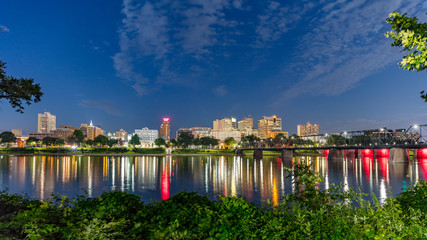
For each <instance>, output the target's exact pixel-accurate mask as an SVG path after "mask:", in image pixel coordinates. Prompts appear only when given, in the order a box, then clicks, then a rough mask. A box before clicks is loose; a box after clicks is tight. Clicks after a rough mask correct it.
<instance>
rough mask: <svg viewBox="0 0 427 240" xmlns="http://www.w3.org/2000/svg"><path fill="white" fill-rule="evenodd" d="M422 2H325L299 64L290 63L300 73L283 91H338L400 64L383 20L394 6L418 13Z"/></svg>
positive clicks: (294, 93)
mask: <svg viewBox="0 0 427 240" xmlns="http://www.w3.org/2000/svg"><path fill="white" fill-rule="evenodd" d="M421 4H422V1H411V3H407V2H406V1H398V0H394V1H365V0H354V1H344V0H341V1H338V2H336V3H333V4H329V5H326V6H324V7H323V8H322V10H320V12H319V17H317V18H316V19H313V23H312V28H313V30H312V31H310V32H309V33H307V34H306V35H305V36H304V37H303V39H302V41H301V43H300V44H299V48H298V51H299V52H298V55H297V56H296V58H295V60H296V61H295V62H296V63H295V64H292V65H290V66H288V67H289V69H292V70H295V69H298V70H299V71H300V72H301V74H300V76H299V80H298V81H296V83H295V84H294V85H293V86H292V87H291V88H289V89H288V90H286V91H285V92H284V95H285V96H286V97H287V98H289V97H296V96H299V95H302V94H311V95H330V96H335V95H340V94H342V93H344V92H346V91H348V90H349V89H351V88H353V87H354V86H355V84H357V83H358V82H359V81H360V80H362V79H363V78H365V77H367V76H369V75H371V74H373V73H375V72H377V71H378V70H380V69H382V68H384V67H385V66H387V65H389V64H392V63H396V64H397V62H398V59H399V57H400V56H401V54H400V53H399V49H392V48H391V47H390V46H389V44H390V41H389V40H387V39H385V37H384V33H385V32H386V31H388V30H389V26H387V24H386V23H385V19H386V18H387V17H388V14H389V13H390V12H392V11H394V10H396V9H401V10H403V12H408V15H410V16H412V15H420V13H421V12H422V11H420V10H419V8H420V7H421ZM417 9H418V10H417ZM286 71H288V70H286Z"/></svg>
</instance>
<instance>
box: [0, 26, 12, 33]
mask: <svg viewBox="0 0 427 240" xmlns="http://www.w3.org/2000/svg"><path fill="white" fill-rule="evenodd" d="M7 32H10V30H9V28H7V27H5V26H3V25H0V33H7Z"/></svg>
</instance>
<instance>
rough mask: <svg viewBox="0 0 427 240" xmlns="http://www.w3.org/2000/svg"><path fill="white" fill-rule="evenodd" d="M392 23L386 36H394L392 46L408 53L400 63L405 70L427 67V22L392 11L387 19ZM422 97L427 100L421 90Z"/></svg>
mask: <svg viewBox="0 0 427 240" xmlns="http://www.w3.org/2000/svg"><path fill="white" fill-rule="evenodd" d="M386 22H387V23H388V24H391V29H392V30H391V31H388V32H387V33H386V34H385V36H386V37H387V38H393V40H394V42H393V43H392V44H391V46H393V47H395V46H397V47H402V48H403V51H406V52H407V54H406V55H405V56H404V57H403V58H402V61H401V62H400V63H399V65H400V67H402V68H403V69H405V70H408V71H413V70H417V72H419V71H422V70H426V69H427V65H426V62H427V23H420V22H418V18H417V17H407V16H406V13H405V14H400V13H398V12H392V13H390V15H389V18H387V19H386ZM421 98H423V99H424V101H425V102H427V93H424V91H422V92H421Z"/></svg>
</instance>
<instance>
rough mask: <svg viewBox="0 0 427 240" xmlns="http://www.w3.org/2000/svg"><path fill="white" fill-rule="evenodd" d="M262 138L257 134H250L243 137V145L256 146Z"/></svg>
mask: <svg viewBox="0 0 427 240" xmlns="http://www.w3.org/2000/svg"><path fill="white" fill-rule="evenodd" d="M259 140H260V138H259V137H257V136H255V135H248V136H244V137H243V138H242V145H244V146H252V147H254V146H255V145H256V143H257V141H259Z"/></svg>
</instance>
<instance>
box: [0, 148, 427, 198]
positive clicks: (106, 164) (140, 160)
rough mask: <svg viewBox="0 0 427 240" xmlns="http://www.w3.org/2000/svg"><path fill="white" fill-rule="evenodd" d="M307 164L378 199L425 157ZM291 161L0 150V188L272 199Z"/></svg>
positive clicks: (420, 167)
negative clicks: (1, 152) (15, 153)
mask: <svg viewBox="0 0 427 240" xmlns="http://www.w3.org/2000/svg"><path fill="white" fill-rule="evenodd" d="M294 161H298V162H304V163H307V164H310V165H311V167H312V169H313V170H315V171H316V172H318V173H319V175H320V176H321V177H322V179H323V182H320V183H319V184H318V185H319V188H320V189H328V188H330V187H331V186H332V185H338V184H345V188H346V189H348V188H358V187H359V188H360V189H361V191H362V192H365V193H375V195H376V196H377V197H378V198H379V199H380V201H381V202H384V200H385V198H387V197H388V196H389V195H390V192H392V193H393V194H396V193H399V192H400V191H401V189H402V188H404V187H409V186H410V185H411V184H412V183H415V182H417V181H419V180H427V160H415V161H413V160H412V161H410V162H406V163H389V162H388V159H387V158H377V159H372V158H347V159H345V160H327V159H326V158H325V157H304V156H303V157H295V158H294ZM284 167H287V168H291V167H292V163H291V160H286V159H285V160H282V159H280V158H278V157H264V159H263V160H254V159H253V158H252V157H239V156H165V157H156V156H138V157H133V156H121V157H106V156H105V157H101V156H0V189H5V188H8V189H9V192H11V193H27V194H28V195H29V196H31V197H36V198H39V199H47V198H49V197H50V196H51V194H52V193H60V194H62V195H67V196H70V197H74V196H76V195H78V194H84V193H85V192H86V193H87V195H88V196H89V197H95V196H99V195H101V194H102V192H105V191H112V190H121V191H125V192H129V193H134V194H137V195H139V196H142V199H143V200H144V202H149V201H151V200H154V201H159V200H162V199H167V198H169V197H170V196H173V195H175V194H176V193H178V192H181V191H196V192H199V193H200V194H205V193H206V194H208V195H209V196H210V197H211V198H212V199H215V198H216V197H217V196H218V195H221V196H224V197H227V196H244V197H245V198H246V199H247V200H248V201H250V202H255V203H261V202H263V201H266V200H267V199H269V200H270V201H271V202H273V203H274V204H277V203H278V202H279V201H280V198H281V197H282V196H283V195H284V194H286V193H291V192H293V191H294V185H293V183H292V176H291V177H289V178H287V176H288V173H286V171H284V169H283V168H284Z"/></svg>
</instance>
